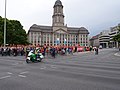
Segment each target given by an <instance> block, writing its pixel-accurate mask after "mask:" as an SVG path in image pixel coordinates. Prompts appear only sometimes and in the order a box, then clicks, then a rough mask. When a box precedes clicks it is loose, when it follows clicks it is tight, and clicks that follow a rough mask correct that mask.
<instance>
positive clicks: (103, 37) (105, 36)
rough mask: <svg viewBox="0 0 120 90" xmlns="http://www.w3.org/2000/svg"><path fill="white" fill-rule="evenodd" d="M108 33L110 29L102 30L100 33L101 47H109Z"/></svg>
mask: <svg viewBox="0 0 120 90" xmlns="http://www.w3.org/2000/svg"><path fill="white" fill-rule="evenodd" d="M109 33H110V30H104V31H102V32H101V33H100V36H99V42H100V46H102V47H103V48H108V47H109V41H110V35H109Z"/></svg>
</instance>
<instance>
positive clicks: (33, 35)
mask: <svg viewBox="0 0 120 90" xmlns="http://www.w3.org/2000/svg"><path fill="white" fill-rule="evenodd" d="M33 45H35V36H34V32H33Z"/></svg>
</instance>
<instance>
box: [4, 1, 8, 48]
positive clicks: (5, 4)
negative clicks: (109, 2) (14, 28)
mask: <svg viewBox="0 0 120 90" xmlns="http://www.w3.org/2000/svg"><path fill="white" fill-rule="evenodd" d="M6 4H7V1H6V0H5V18H4V48H5V47H6Z"/></svg>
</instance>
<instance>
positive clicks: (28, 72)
mask: <svg viewBox="0 0 120 90" xmlns="http://www.w3.org/2000/svg"><path fill="white" fill-rule="evenodd" d="M25 73H29V72H28V71H25V72H21V73H20V74H25Z"/></svg>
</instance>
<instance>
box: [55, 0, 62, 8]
mask: <svg viewBox="0 0 120 90" xmlns="http://www.w3.org/2000/svg"><path fill="white" fill-rule="evenodd" d="M55 6H63V5H62V2H61V1H60V0H57V1H56V2H55V5H54V7H55Z"/></svg>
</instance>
